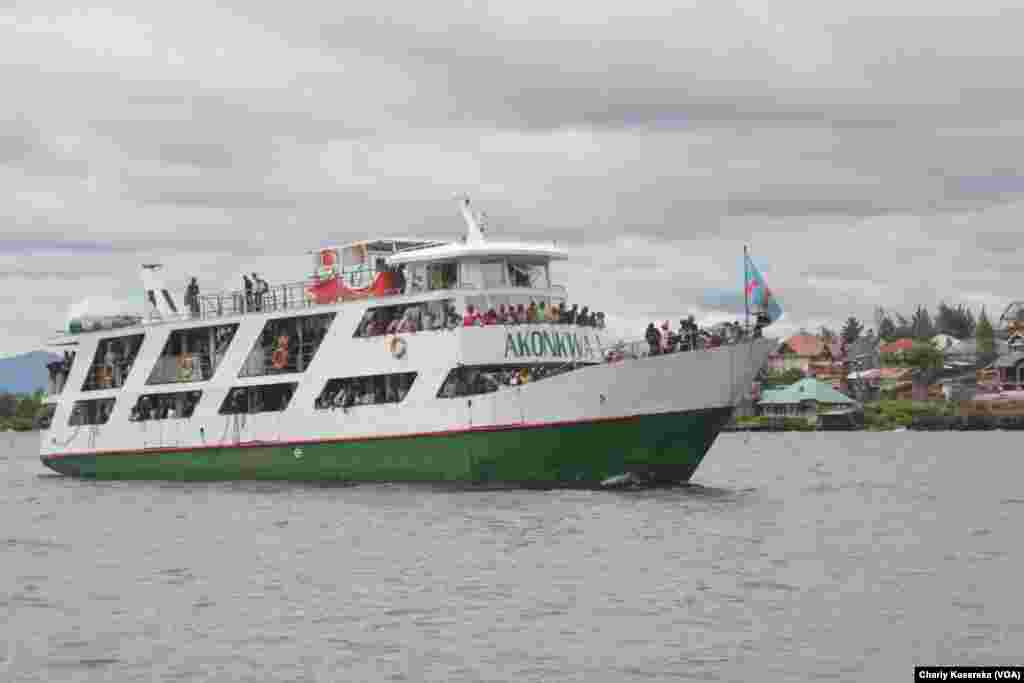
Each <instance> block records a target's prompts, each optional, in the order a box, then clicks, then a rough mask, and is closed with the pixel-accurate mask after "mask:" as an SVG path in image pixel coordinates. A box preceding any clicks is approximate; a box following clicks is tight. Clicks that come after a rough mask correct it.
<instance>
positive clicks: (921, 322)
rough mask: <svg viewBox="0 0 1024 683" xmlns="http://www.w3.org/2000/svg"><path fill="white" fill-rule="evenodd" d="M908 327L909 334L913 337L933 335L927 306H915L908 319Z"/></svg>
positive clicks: (928, 337)
mask: <svg viewBox="0 0 1024 683" xmlns="http://www.w3.org/2000/svg"><path fill="white" fill-rule="evenodd" d="M910 329H911V334H910V336H911V337H913V338H914V339H931V338H932V337H934V336H935V326H934V325H932V317H931V315H929V314H928V309H927V308H925V307H924V306H918V307H917V310H916V311H914V316H913V318H912V319H911V321H910Z"/></svg>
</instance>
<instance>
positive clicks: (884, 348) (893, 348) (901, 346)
mask: <svg viewBox="0 0 1024 683" xmlns="http://www.w3.org/2000/svg"><path fill="white" fill-rule="evenodd" d="M912 348H914V340H913V339H911V338H909V337H904V338H903V339H897V340H895V341H891V342H888V343H887V344H882V345H881V346H880V347H879V349H878V353H879V354H880V355H883V356H895V357H896V358H902V357H903V354H905V353H906V352H907V351H909V350H910V349H912Z"/></svg>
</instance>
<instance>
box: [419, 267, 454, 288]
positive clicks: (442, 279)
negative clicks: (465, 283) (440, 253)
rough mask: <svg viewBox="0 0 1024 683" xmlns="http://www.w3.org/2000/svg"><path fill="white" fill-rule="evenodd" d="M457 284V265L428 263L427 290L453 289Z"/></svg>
mask: <svg viewBox="0 0 1024 683" xmlns="http://www.w3.org/2000/svg"><path fill="white" fill-rule="evenodd" d="M458 283H459V264H457V263H455V262H454V261H452V262H451V263H428V264H427V289H430V290H434V289H454V288H455V287H456V286H457V285H458Z"/></svg>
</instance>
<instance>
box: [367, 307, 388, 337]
mask: <svg viewBox="0 0 1024 683" xmlns="http://www.w3.org/2000/svg"><path fill="white" fill-rule="evenodd" d="M387 331H388V325H387V323H386V322H385V321H384V316H383V314H382V313H381V312H380V311H378V312H377V313H375V314H374V316H373V318H372V319H371V320H370V324H369V325H367V326H366V336H367V337H378V336H380V335H382V334H387Z"/></svg>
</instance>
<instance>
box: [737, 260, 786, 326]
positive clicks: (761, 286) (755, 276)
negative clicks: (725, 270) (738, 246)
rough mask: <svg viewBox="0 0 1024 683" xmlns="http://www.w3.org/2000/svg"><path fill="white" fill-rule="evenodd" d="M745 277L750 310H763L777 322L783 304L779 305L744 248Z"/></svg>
mask: <svg viewBox="0 0 1024 683" xmlns="http://www.w3.org/2000/svg"><path fill="white" fill-rule="evenodd" d="M743 260H744V261H745V263H744V268H743V270H744V272H745V273H746V277H745V278H744V279H745V285H744V287H745V296H746V300H747V305H748V306H749V307H750V310H752V311H755V312H761V311H763V312H764V313H766V314H767V315H768V320H769V321H771V322H775V321H776V320H778V319H779V318H781V317H782V306H780V305H779V302H778V300H776V298H775V295H774V294H773V293H772V290H771V289H769V288H768V284H767V283H766V282H765V281H764V276H763V275H761V271H759V270H758V269H757V266H755V265H754V262H753V261H751V260H750V255H749V254H747V253H746V250H744V253H743Z"/></svg>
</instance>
